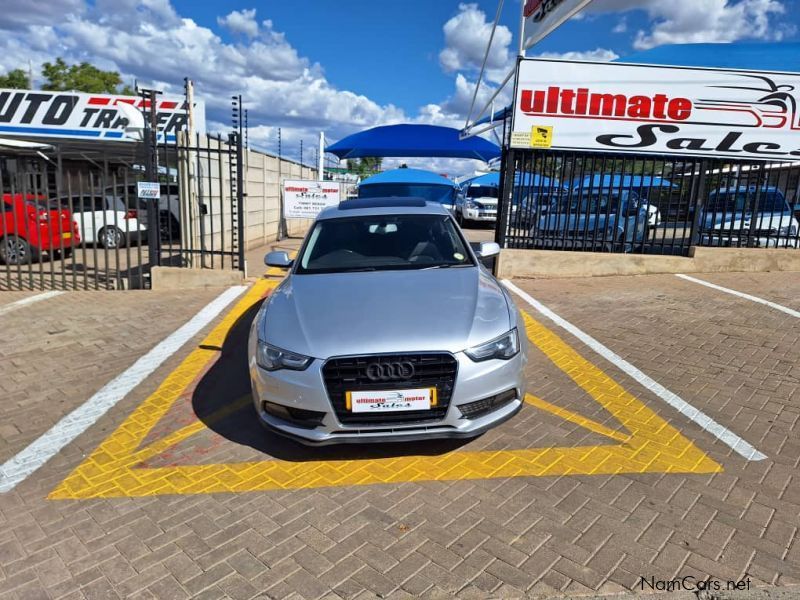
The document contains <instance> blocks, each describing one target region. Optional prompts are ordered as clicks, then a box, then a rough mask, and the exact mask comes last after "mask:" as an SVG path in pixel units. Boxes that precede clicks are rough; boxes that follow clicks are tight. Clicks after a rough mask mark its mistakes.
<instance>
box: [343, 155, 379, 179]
mask: <svg viewBox="0 0 800 600" xmlns="http://www.w3.org/2000/svg"><path fill="white" fill-rule="evenodd" d="M382 164H383V159H382V158H381V157H379V156H365V157H364V158H360V159H359V158H348V159H347V167H348V170H349V171H350V172H351V173H356V174H357V175H359V176H361V177H363V176H364V175H371V174H372V173H377V172H378V171H380V170H381V165H382Z"/></svg>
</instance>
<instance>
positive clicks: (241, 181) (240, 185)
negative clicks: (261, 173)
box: [236, 133, 246, 273]
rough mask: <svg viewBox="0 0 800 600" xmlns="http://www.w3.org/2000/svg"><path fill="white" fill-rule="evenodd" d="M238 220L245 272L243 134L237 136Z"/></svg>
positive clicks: (241, 261) (242, 263)
mask: <svg viewBox="0 0 800 600" xmlns="http://www.w3.org/2000/svg"><path fill="white" fill-rule="evenodd" d="M236 166H237V169H236V220H237V221H238V223H237V229H238V234H239V235H238V236H237V237H238V239H239V247H238V248H237V250H238V252H239V270H240V271H242V272H243V273H244V272H245V264H244V246H245V239H244V198H245V196H246V194H245V193H244V160H243V151H242V134H241V133H238V134H237V135H236Z"/></svg>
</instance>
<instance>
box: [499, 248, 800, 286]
mask: <svg viewBox="0 0 800 600" xmlns="http://www.w3.org/2000/svg"><path fill="white" fill-rule="evenodd" d="M727 271H738V272H742V271H748V272H754V271H757V272H761V271H800V251H797V250H791V249H768V248H701V247H694V248H692V249H691V256H689V257H682V256H650V255H641V254H610V253H603V252H566V251H564V252H562V251H559V250H511V249H506V250H501V251H500V256H499V257H498V260H497V277H498V278H543V279H545V278H556V277H602V276H610V275H652V274H657V273H721V272H727Z"/></svg>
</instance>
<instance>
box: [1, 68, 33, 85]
mask: <svg viewBox="0 0 800 600" xmlns="http://www.w3.org/2000/svg"><path fill="white" fill-rule="evenodd" d="M28 85H29V82H28V75H27V73H25V71H23V70H22V69H14V70H13V71H9V72H8V73H6V74H5V75H0V88H10V89H12V90H25V89H27V88H28Z"/></svg>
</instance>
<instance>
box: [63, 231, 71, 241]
mask: <svg viewBox="0 0 800 600" xmlns="http://www.w3.org/2000/svg"><path fill="white" fill-rule="evenodd" d="M61 238H62V239H65V240H70V239H72V234H71V233H62V234H61Z"/></svg>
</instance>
